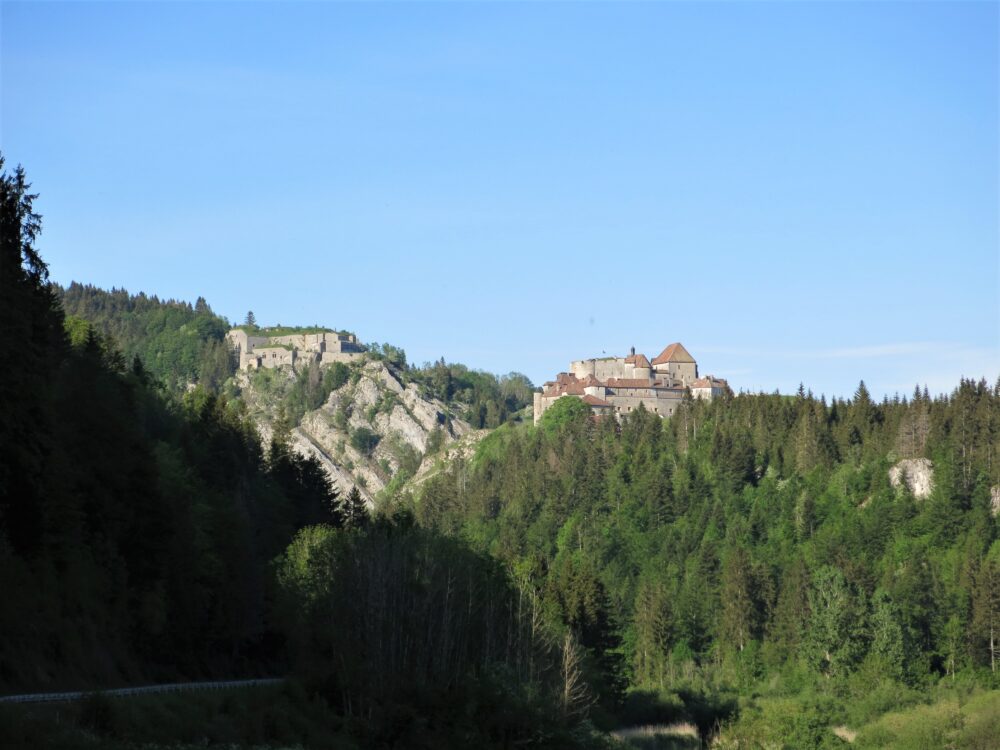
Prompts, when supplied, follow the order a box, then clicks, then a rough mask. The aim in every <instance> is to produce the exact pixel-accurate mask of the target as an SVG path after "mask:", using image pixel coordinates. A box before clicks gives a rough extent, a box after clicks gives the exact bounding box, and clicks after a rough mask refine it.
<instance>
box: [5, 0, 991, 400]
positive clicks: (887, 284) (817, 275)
mask: <svg viewBox="0 0 1000 750" xmlns="http://www.w3.org/2000/svg"><path fill="white" fill-rule="evenodd" d="M0 12H2V31H0V35H2V36H0V42H2V52H0V63H2V79H0V84H2V112H0V127H2V130H0V146H2V149H3V152H4V154H5V156H6V158H7V160H8V163H9V164H11V165H12V164H15V163H21V164H23V165H24V166H25V168H26V170H27V171H28V174H29V177H30V178H31V179H32V180H33V182H34V184H35V188H36V189H37V191H38V192H40V193H41V198H40V199H39V201H38V204H37V205H38V207H39V208H40V210H41V212H42V213H43V214H44V217H45V218H44V234H43V236H42V239H41V242H40V244H39V247H40V250H41V252H42V253H43V256H44V257H45V258H46V259H47V260H48V262H49V264H50V268H51V273H52V277H53V279H55V280H56V281H59V282H61V283H68V282H69V281H71V280H79V281H85V282H91V283H94V284H97V285H99V286H104V287H111V286H118V287H122V286H124V287H126V288H128V289H129V290H130V291H139V290H142V291H146V292H147V293H155V294H158V295H160V296H161V297H177V298H183V299H188V300H191V301H193V300H194V299H195V298H196V297H197V296H198V295H203V296H204V297H205V298H206V299H207V300H208V301H209V303H210V304H211V305H212V306H213V308H214V309H215V310H216V311H217V312H219V313H221V314H223V315H226V316H227V317H229V318H230V319H231V320H237V319H239V320H242V318H243V316H244V315H245V314H246V311H247V310H248V309H253V310H254V312H255V313H256V316H257V319H258V322H261V323H282V324H285V325H289V324H313V323H321V324H327V325H331V326H336V327H344V328H348V329H351V330H354V331H356V332H357V333H358V335H359V336H360V337H361V338H362V339H363V340H366V341H373V340H375V341H389V342H391V343H393V344H396V345H398V346H402V347H403V348H404V349H406V351H407V354H408V356H409V359H410V360H411V361H415V362H418V363H419V362H423V361H427V360H431V359H437V358H438V357H441V356H444V357H445V358H446V359H447V360H449V361H459V362H464V363H466V364H469V365H470V366H473V367H478V368H482V369H487V370H490V371H494V372H507V371H510V370H519V371H522V372H524V373H526V374H527V375H528V376H529V377H531V378H532V380H534V381H535V382H541V381H543V380H547V379H549V378H550V377H551V376H552V375H554V374H555V373H556V372H557V371H559V370H563V369H566V367H567V365H568V362H569V360H571V359H577V358H583V357H587V356H601V355H602V354H604V353H605V352H606V353H607V354H624V353H626V352H627V350H628V347H630V346H633V345H634V346H635V347H636V348H637V349H638V350H639V351H643V352H645V353H647V354H648V355H649V356H651V357H652V356H654V355H656V354H657V353H658V352H659V351H660V350H661V349H662V348H663V347H664V346H665V345H667V344H668V343H670V342H672V341H675V340H680V341H682V342H683V343H684V344H685V346H686V347H687V348H688V349H689V350H690V351H691V352H692V354H694V356H695V358H696V359H698V361H699V366H700V369H701V371H702V373H714V374H716V375H719V376H722V377H727V378H728V379H729V380H730V383H731V384H732V385H733V387H734V388H735V389H736V390H740V389H745V390H758V389H763V390H768V391H771V390H774V389H775V388H779V389H781V390H782V391H791V390H793V389H794V388H795V387H797V385H798V383H799V382H800V381H804V382H805V384H806V385H807V386H809V387H811V388H812V389H813V390H814V391H815V392H816V393H825V394H827V395H830V394H841V395H848V394H850V393H851V392H853V391H854V389H855V387H856V385H857V382H858V380H859V379H861V378H864V379H865V381H866V382H867V383H868V384H869V386H870V387H871V389H872V390H873V392H874V393H876V394H878V395H881V394H883V393H886V392H888V393H892V392H894V391H896V390H899V391H901V392H905V393H909V392H910V391H912V388H913V384H914V383H916V382H920V383H926V384H927V385H929V386H930V388H931V389H932V390H934V391H941V390H950V388H951V387H953V386H954V385H955V384H956V383H957V380H958V378H959V377H960V376H962V375H965V376H976V377H978V376H986V377H988V378H989V379H990V380H991V381H992V380H993V379H995V378H996V377H997V375H998V373H1000V291H998V290H1000V239H998V222H1000V219H998V171H1000V157H998V132H1000V127H998V91H1000V85H998V4H997V3H961V2H959V3H930V2H924V3H916V4H909V3H903V2H892V3H884V4H877V3H830V4H824V3H814V2H803V3H780V2H771V3H762V4H751V3H727V4H713V3H698V4H694V3H635V4H623V3H616V4H596V3H595V4H574V3H559V4H536V3H533V4H501V3H494V4H471V3H470V4H452V3H441V4H418V3H405V4H373V3H364V4H333V3H322V4H321V3H309V4H287V3H282V4H268V3H212V4H209V3H166V4H155V3H133V4H129V3H108V4H88V3H70V4H59V3H39V4H22V3H11V2H3V3H2V11H0Z"/></svg>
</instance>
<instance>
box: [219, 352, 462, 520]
mask: <svg viewBox="0 0 1000 750" xmlns="http://www.w3.org/2000/svg"><path fill="white" fill-rule="evenodd" d="M319 367H321V368H323V369H324V370H325V369H326V367H327V366H326V365H322V366H319ZM298 377H299V374H298V373H297V372H296V371H295V370H294V369H293V368H292V367H283V368H280V369H276V370H272V371H269V372H266V373H261V372H254V371H249V372H247V371H240V372H238V373H237V375H236V387H237V389H238V396H239V398H241V399H242V400H243V401H244V402H245V403H246V405H247V408H248V410H249V413H250V414H251V416H252V417H253V419H254V421H255V422H256V424H257V427H258V429H259V431H260V434H261V438H262V440H263V441H264V443H265V444H268V443H269V442H270V439H271V435H272V432H273V426H274V423H275V421H276V420H277V419H280V418H281V417H282V408H283V404H284V399H285V397H286V396H287V394H288V393H289V392H290V391H291V390H292V388H293V387H294V386H295V383H296V380H297V378H298ZM475 432H477V431H473V430H472V429H471V427H470V426H469V425H468V423H466V422H465V421H463V420H462V419H460V418H459V417H458V416H457V414H456V412H455V410H454V409H453V407H451V406H449V405H448V404H445V403H443V402H442V401H440V400H438V399H435V398H427V397H425V396H424V395H423V394H422V393H421V389H420V387H419V386H418V385H417V384H415V383H408V384H404V378H403V377H402V375H401V374H400V373H398V372H395V371H393V370H392V369H390V367H388V366H386V364H385V363H384V362H383V361H381V360H378V359H374V358H372V359H369V358H365V359H362V360H361V361H359V362H355V363H352V364H351V365H350V377H349V379H348V380H347V381H346V382H344V383H343V384H341V385H339V387H336V388H334V389H333V390H332V391H331V392H330V393H329V396H328V397H327V398H326V400H325V402H324V403H323V404H322V405H321V406H320V407H319V408H318V409H314V410H310V411H306V412H305V413H304V414H303V416H302V418H301V419H300V420H298V424H297V425H296V426H295V427H293V429H292V445H293V447H294V449H295V450H296V451H298V452H299V453H301V454H303V455H307V456H314V457H316V458H317V459H318V460H319V461H320V463H321V464H322V465H323V467H324V468H325V469H326V471H327V473H328V474H329V476H330V478H331V480H332V481H333V483H334V485H335V486H336V487H337V488H338V489H339V490H340V491H341V493H344V494H346V493H347V492H349V491H350V490H351V488H352V487H355V486H356V487H357V488H358V490H359V491H360V492H361V494H362V496H363V497H364V498H365V499H366V500H368V501H369V503H371V502H373V501H374V499H375V497H376V496H377V495H378V493H379V492H381V491H382V490H383V489H385V488H386V486H387V485H389V484H390V483H392V482H393V481H394V480H395V483H396V484H397V485H398V484H399V483H400V482H401V481H404V480H405V479H407V478H409V477H413V476H416V475H426V474H427V472H428V470H429V468H430V467H432V466H433V465H434V464H435V462H436V460H437V459H438V458H439V457H440V456H441V455H442V454H443V453H444V452H446V451H447V450H448V446H450V445H451V444H452V443H454V442H455V441H456V440H458V439H459V438H461V437H462V436H463V435H469V436H470V438H473V439H474V436H475V435H474V434H475ZM470 433H471V434H470ZM463 442H468V440H466V441H463Z"/></svg>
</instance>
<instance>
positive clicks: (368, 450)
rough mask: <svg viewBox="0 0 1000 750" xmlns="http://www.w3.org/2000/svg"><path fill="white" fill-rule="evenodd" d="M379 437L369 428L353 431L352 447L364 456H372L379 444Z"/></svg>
mask: <svg viewBox="0 0 1000 750" xmlns="http://www.w3.org/2000/svg"><path fill="white" fill-rule="evenodd" d="M379 440H380V438H379V436H378V434H376V433H375V432H372V431H371V430H369V429H368V428H367V427H358V428H356V429H354V430H351V447H352V448H354V450H356V451H357V452H358V453H360V454H362V455H364V456H370V455H371V454H372V451H374V450H375V446H377V445H378V443H379Z"/></svg>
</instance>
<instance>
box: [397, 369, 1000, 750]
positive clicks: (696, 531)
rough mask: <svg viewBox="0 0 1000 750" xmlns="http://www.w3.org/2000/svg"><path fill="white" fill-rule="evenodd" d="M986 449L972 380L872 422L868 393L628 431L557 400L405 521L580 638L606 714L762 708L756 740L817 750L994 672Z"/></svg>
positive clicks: (996, 595) (989, 415) (887, 406)
mask: <svg viewBox="0 0 1000 750" xmlns="http://www.w3.org/2000/svg"><path fill="white" fill-rule="evenodd" d="M804 425H805V427H804ZM900 445H903V446H904V447H905V449H906V450H907V451H909V452H910V454H911V455H912V452H913V451H914V450H915V449H916V448H915V446H919V448H920V452H921V453H922V455H923V456H926V457H928V458H931V459H932V460H933V462H934V467H935V476H934V487H935V489H934V492H933V494H932V496H931V497H930V498H928V499H925V500H916V499H915V498H914V497H913V496H912V495H911V494H910V493H909V492H908V491H906V490H902V489H898V490H897V489H894V488H893V487H892V486H891V485H890V484H889V480H888V470H889V468H890V467H891V466H892V465H893V463H894V462H895V460H896V459H895V456H896V455H898V453H897V450H898V447H899V446H900ZM998 449H1000V387H989V386H987V384H986V383H985V382H982V381H980V382H973V381H962V382H961V383H960V384H959V386H958V388H957V389H956V390H955V392H954V393H953V394H951V395H950V396H948V397H941V398H938V399H936V400H930V399H929V398H927V397H925V396H924V394H923V393H922V392H919V391H918V396H917V397H915V399H914V400H913V401H908V400H905V399H898V400H895V401H885V402H883V403H881V404H878V403H875V402H873V401H872V400H871V398H870V395H868V394H867V392H866V390H865V389H864V388H862V387H859V389H858V393H857V394H856V396H855V398H854V399H851V400H849V401H842V400H837V401H834V402H833V403H829V404H828V403H825V402H823V401H821V400H817V399H815V398H813V397H812V396H811V395H810V394H808V393H807V392H806V391H805V390H804V389H803V392H802V393H801V394H799V395H798V396H794V397H781V396H772V395H741V396H739V397H733V398H730V399H720V400H718V401H716V402H713V403H703V402H698V401H687V402H685V403H684V404H683V405H682V407H681V408H680V409H679V411H678V412H677V414H676V415H675V416H674V417H673V418H672V419H670V420H667V421H664V420H660V419H659V418H657V417H655V416H653V415H650V414H648V413H645V412H644V411H642V410H637V411H636V412H634V413H632V414H630V415H629V416H628V417H627V418H625V419H624V420H623V421H622V422H621V423H620V424H619V423H616V422H614V421H613V420H595V419H593V418H592V417H591V415H590V413H589V409H587V408H586V405H585V404H583V403H582V402H581V401H580V400H579V399H573V398H564V399H559V400H558V401H556V403H555V404H554V405H553V406H552V407H550V408H549V409H548V410H546V412H545V414H544V415H543V418H542V420H541V421H540V424H539V425H538V426H537V427H531V426H527V425H520V426H517V425H515V426H506V427H504V428H503V429H499V430H496V431H495V432H494V433H492V434H491V435H489V436H488V437H487V438H485V439H484V440H482V441H481V442H480V444H479V446H478V448H477V452H476V455H475V458H474V459H473V460H472V461H469V462H457V463H455V464H454V465H452V466H451V467H446V468H445V470H443V471H440V472H438V473H437V474H435V475H434V476H432V477H429V478H428V479H427V480H426V481H425V482H424V483H423V484H422V485H421V486H420V488H419V490H418V492H417V495H416V497H415V498H414V499H413V505H414V508H415V512H416V514H417V517H418V518H419V519H420V521H421V523H423V524H426V525H428V526H431V527H433V528H437V529H440V530H442V531H444V532H447V533H450V534H455V535H457V536H460V537H462V538H465V539H468V540H470V541H472V542H473V543H475V544H476V545H477V546H479V547H480V548H481V549H483V550H485V551H488V552H489V553H490V554H492V555H494V556H495V557H497V558H499V559H501V560H503V561H504V562H505V563H506V564H507V565H508V566H509V567H510V568H511V569H512V570H515V571H517V572H518V576H519V580H523V581H525V583H526V585H528V586H529V587H531V588H532V589H533V590H534V591H536V592H537V594H538V596H539V597H540V598H541V600H542V602H543V605H544V607H545V608H546V611H547V612H549V613H550V615H551V616H552V617H554V618H555V619H556V620H558V621H560V622H562V623H563V625H564V626H565V627H567V628H570V629H573V630H574V631H575V632H577V633H578V635H580V636H582V637H581V641H582V642H583V643H584V645H585V648H586V652H587V659H588V677H589V679H590V681H591V682H592V684H593V685H594V686H595V688H596V689H597V690H598V693H599V695H600V697H601V700H602V705H604V706H605V707H610V708H611V710H615V709H614V705H615V703H616V701H617V696H618V695H620V691H621V687H622V685H623V684H625V683H627V684H628V685H629V686H630V688H631V689H632V690H646V689H648V690H656V691H667V692H668V693H674V694H676V693H677V691H678V690H680V689H681V688H684V687H694V688H697V689H699V690H707V689H709V688H710V687H711V686H728V687H729V688H730V689H732V690H737V691H740V692H741V693H742V694H743V695H744V696H750V695H753V694H757V693H760V692H764V693H765V694H772V695H773V696H774V697H775V700H777V699H778V698H782V699H784V698H787V699H788V700H789V701H790V702H789V703H788V705H787V715H784V714H782V713H781V711H779V712H778V713H772V714H770V715H768V716H762V717H761V718H760V721H759V722H758V723H757V724H754V727H756V728H755V729H753V731H755V732H756V731H758V730H759V736H760V737H761V738H762V739H761V742H764V741H765V740H766V739H767V738H768V737H770V738H771V739H774V738H775V737H778V738H780V737H781V736H782V734H781V733H782V732H787V733H789V735H790V736H792V737H796V738H798V740H799V741H801V742H802V743H805V744H803V745H802V746H806V747H808V746H817V747H819V746H824V745H825V744H828V743H830V742H834V743H835V742H839V740H837V739H836V737H834V736H833V735H832V733H831V732H830V731H829V727H830V724H831V723H832V722H834V721H844V720H846V717H848V716H855V715H856V714H858V715H860V713H865V715H866V716H867V718H866V719H865V720H870V718H871V716H870V714H872V713H876V714H877V713H879V712H884V711H886V710H891V709H892V708H894V707H896V705H897V704H894V703H893V702H892V701H887V700H886V697H887V696H890V695H910V694H911V693H910V692H909V688H908V687H907V686H913V688H914V689H927V686H928V685H931V684H934V682H935V681H937V680H940V679H946V680H949V681H955V680H959V681H960V680H962V679H968V680H972V681H973V682H978V683H979V684H981V685H990V684H992V681H993V679H995V678H994V677H992V675H993V674H994V672H993V670H994V669H997V671H998V672H1000V664H998V663H997V662H998V661H1000V659H998V658H997V657H1000V544H995V545H994V540H995V539H997V536H998V534H997V531H998V529H997V522H996V521H995V520H994V519H993V518H992V517H991V516H990V513H989V510H988V507H989V501H988V497H987V493H986V492H985V489H984V488H988V487H992V486H994V485H996V484H1000V462H997V461H996V460H995V456H996V455H997V451H998ZM991 545H994V549H995V551H991ZM591 627H596V631H597V632H598V633H600V636H599V637H588V636H587V635H586V633H587V628H591ZM612 657H613V658H612ZM976 670H979V671H976ZM963 676H964V677H963ZM872 685H885V687H884V688H881V687H880V688H879V689H878V690H873V689H872ZM810 691H813V692H810ZM806 695H812V697H811V698H809V699H808V700H809V701H812V703H808V701H807V703H808V705H807V703H803V702H802V701H803V700H806V699H805V698H804V697H803V696H806ZM789 696H795V697H789ZM830 700H833V701H834V702H833V703H830V702H829V701H830ZM863 707H864V708H863ZM751 708H752V707H750V705H749V704H747V707H746V710H747V711H748V712H751V713H748V714H747V720H748V721H751V720H752V715H751V714H752V711H751ZM862 708H863V710H862ZM781 710H784V709H781ZM866 712H867V713H866ZM781 716H784V718H780V717H781ZM852 720H853V719H852ZM740 721H742V719H741V720H740ZM741 726H744V728H747V727H750V724H746V725H741ZM748 736H749V735H748ZM767 741H770V740H767ZM808 743H812V745H810V744H808Z"/></svg>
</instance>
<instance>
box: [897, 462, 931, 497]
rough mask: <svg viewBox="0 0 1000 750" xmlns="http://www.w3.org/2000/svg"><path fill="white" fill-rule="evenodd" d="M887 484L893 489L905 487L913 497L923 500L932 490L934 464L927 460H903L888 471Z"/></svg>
mask: <svg viewBox="0 0 1000 750" xmlns="http://www.w3.org/2000/svg"><path fill="white" fill-rule="evenodd" d="M889 482H890V483H891V484H892V486H893V487H901V486H904V485H905V486H906V487H907V489H909V490H910V492H912V493H913V497H915V498H916V499H917V500H923V499H925V498H927V497H929V496H930V494H931V490H933V489H934V464H933V463H932V462H931V460H930V459H929V458H904V459H903V460H902V461H900V462H899V463H897V464H896V465H895V466H893V467H892V468H891V469H889Z"/></svg>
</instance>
